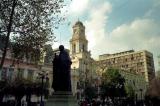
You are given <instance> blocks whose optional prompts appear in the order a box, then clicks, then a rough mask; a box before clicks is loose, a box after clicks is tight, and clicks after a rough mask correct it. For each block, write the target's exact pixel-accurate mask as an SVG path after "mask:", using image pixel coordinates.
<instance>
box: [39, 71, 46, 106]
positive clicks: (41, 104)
mask: <svg viewBox="0 0 160 106" xmlns="http://www.w3.org/2000/svg"><path fill="white" fill-rule="evenodd" d="M38 79H41V86H42V88H41V90H42V92H41V102H40V106H44V102H43V92H44V80H45V79H46V82H47V80H48V73H46V72H45V71H42V72H41V73H38Z"/></svg>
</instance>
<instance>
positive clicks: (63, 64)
mask: <svg viewBox="0 0 160 106" xmlns="http://www.w3.org/2000/svg"><path fill="white" fill-rule="evenodd" d="M59 50H60V54H59V55H56V54H55V57H54V60H53V83H52V87H53V89H54V91H55V92H56V91H71V75H70V66H71V64H72V62H71V59H70V57H69V54H68V53H67V52H66V51H65V50H64V46H63V45H60V46H59Z"/></svg>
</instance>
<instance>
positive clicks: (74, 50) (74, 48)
mask: <svg viewBox="0 0 160 106" xmlns="http://www.w3.org/2000/svg"><path fill="white" fill-rule="evenodd" d="M73 53H76V44H73Z"/></svg>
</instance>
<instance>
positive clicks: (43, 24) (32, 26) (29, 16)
mask: <svg viewBox="0 0 160 106" xmlns="http://www.w3.org/2000/svg"><path fill="white" fill-rule="evenodd" d="M63 6H64V1H63V0H0V35H5V36H6V39H5V45H4V48H3V49H2V50H3V55H2V59H1V63H0V69H2V67H3V64H4V60H5V56H6V52H7V48H8V43H9V40H10V35H11V34H12V38H11V40H12V41H13V42H14V43H15V45H20V47H22V48H21V49H20V50H21V51H23V52H24V53H25V56H26V57H28V56H29V55H30V54H29V53H31V54H32V53H35V52H34V51H33V50H39V49H40V48H42V47H43V46H44V44H45V43H46V42H48V41H50V40H51V39H54V38H55V36H53V28H57V26H58V24H59V23H60V22H61V21H63V20H64V18H63V16H62V15H61V16H62V17H61V16H60V15H59V14H60V13H61V8H63ZM22 45H23V46H22Z"/></svg>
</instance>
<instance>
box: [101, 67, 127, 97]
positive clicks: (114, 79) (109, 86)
mask: <svg viewBox="0 0 160 106" xmlns="http://www.w3.org/2000/svg"><path fill="white" fill-rule="evenodd" d="M124 83H125V79H124V78H123V77H122V76H121V74H120V73H119V70H118V69H108V70H106V71H105V72H104V73H103V74H102V85H101V87H102V93H103V94H104V96H111V97H117V96H118V97H121V96H125V88H124Z"/></svg>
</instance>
